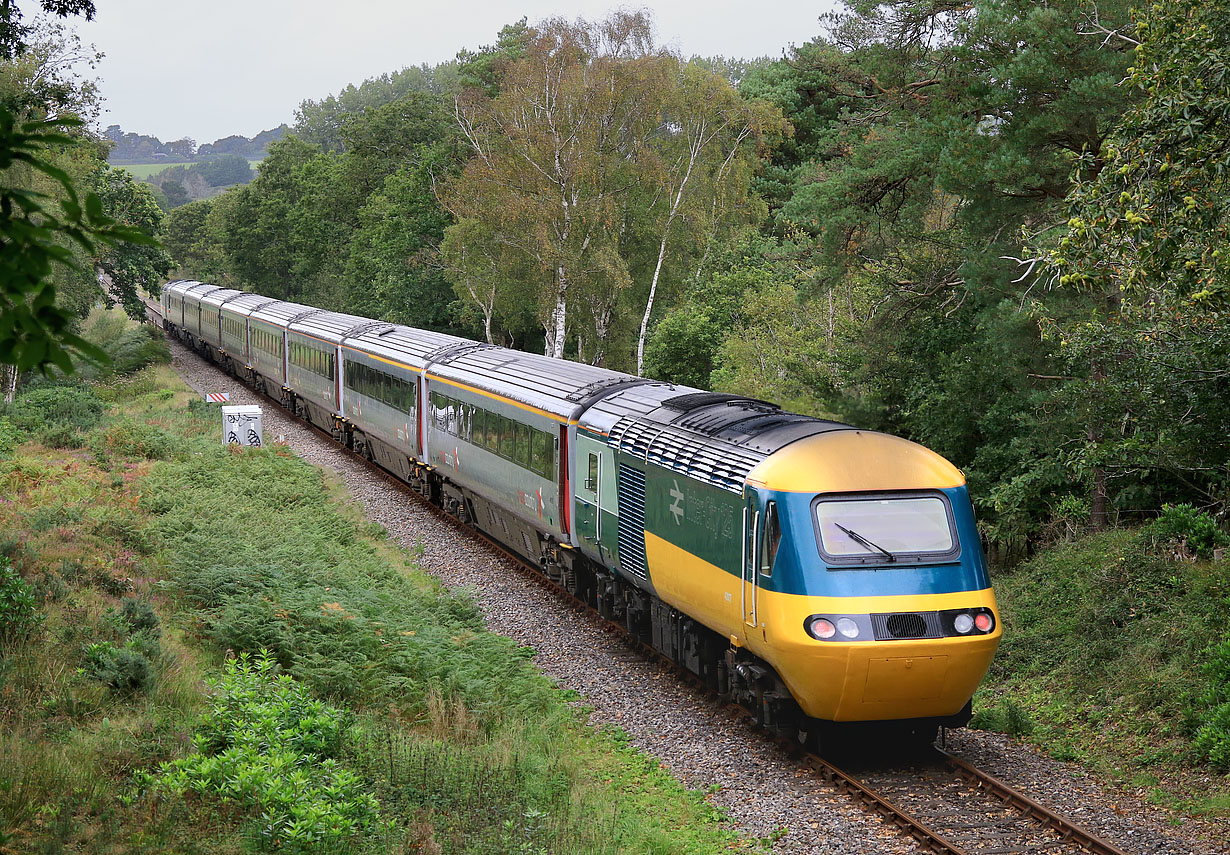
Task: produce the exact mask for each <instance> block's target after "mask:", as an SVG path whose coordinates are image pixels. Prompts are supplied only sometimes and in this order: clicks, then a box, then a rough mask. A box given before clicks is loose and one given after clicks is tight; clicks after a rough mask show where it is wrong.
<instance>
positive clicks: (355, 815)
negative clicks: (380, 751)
mask: <svg viewBox="0 0 1230 855" xmlns="http://www.w3.org/2000/svg"><path fill="white" fill-rule="evenodd" d="M212 688H213V690H214V694H215V699H214V702H213V707H212V709H211V710H210V711H209V712H208V713H207V714H206V715H205V716H204V718H203V719H202V720H201V723H200V726H199V727H198V729H197V732H196V734H195V735H194V736H193V740H192V741H193V745H194V746H195V748H196V751H195V752H193V753H192V754H190V755H189V756H187V757H183V758H181V759H179V760H175V761H173V762H171V763H166V764H163V766H162V767H160V769H159V771H160V773H161V778H160V779H158V780H157V781H156V782H155V788H156V789H159V790H165V791H169V792H172V793H177V794H182V793H185V792H188V791H192V792H194V793H197V794H199V795H212V796H215V797H218V798H221V799H224V800H230V801H237V802H240V803H243V804H247V805H249V806H251V807H252V808H259V809H260V811H261V814H260V823H261V826H262V828H261V840H262V843H263V844H264V847H265V848H267V849H269V850H275V849H276V850H278V851H280V852H287V851H290V852H298V851H308V850H313V851H319V849H320V848H321V847H325V848H335V847H337V846H339V845H340V844H344V843H345V842H346V841H348V840H350V839H351V838H353V837H355V836H356V835H362V834H364V833H366V832H369V831H371V830H373V829H375V827H376V825H377V823H378V821H379V812H378V810H379V805H378V804H377V802H376V798H375V796H373V795H371V794H370V793H368V792H366V791H365V790H364V787H363V782H362V781H361V780H360V779H359V778H358V776H356V775H355V774H354V773H352V772H349V771H347V770H346V769H343V768H342V767H341V766H339V765H338V762H337V760H336V759H334V758H335V757H336V756H337V755H338V753H339V752H340V750H341V747H342V743H343V740H344V737H345V735H346V733H347V731H348V730H349V728H350V726H351V717H350V713H349V712H347V711H345V710H342V709H339V708H337V707H334V706H331V705H329V704H326V703H324V702H323V701H320V700H317V699H315V698H312V697H311V695H310V694H309V693H308V690H307V688H306V687H305V686H304V685H303V684H301V683H297V682H296V681H295V680H293V679H292V678H291V677H290V676H288V675H286V674H278V673H277V663H276V662H275V661H274V659H273V657H272V656H270V655H268V654H267V653H262V654H261V655H260V656H258V657H257V658H255V659H252V658H251V657H249V656H247V655H246V654H244V655H241V656H240V657H238V658H237V659H231V660H229V661H228V662H227V663H226V665H225V669H224V673H223V676H222V678H221V679H220V680H217V681H214V682H213V684H212Z"/></svg>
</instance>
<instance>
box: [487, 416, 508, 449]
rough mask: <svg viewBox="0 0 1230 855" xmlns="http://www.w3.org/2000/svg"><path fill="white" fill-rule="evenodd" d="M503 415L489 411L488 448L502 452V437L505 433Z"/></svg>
mask: <svg viewBox="0 0 1230 855" xmlns="http://www.w3.org/2000/svg"><path fill="white" fill-rule="evenodd" d="M505 421H506V419H505V418H504V417H503V416H500V415H496V414H495V413H487V450H488V451H494V452H495V453H496V454H499V453H500V437H501V436H503V434H504V422H505Z"/></svg>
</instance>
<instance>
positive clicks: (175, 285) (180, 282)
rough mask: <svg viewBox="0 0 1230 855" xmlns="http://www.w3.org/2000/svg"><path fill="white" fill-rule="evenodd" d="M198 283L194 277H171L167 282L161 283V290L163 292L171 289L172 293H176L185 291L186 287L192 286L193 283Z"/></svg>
mask: <svg viewBox="0 0 1230 855" xmlns="http://www.w3.org/2000/svg"><path fill="white" fill-rule="evenodd" d="M200 284H201V283H200V282H198V281H197V280H196V279H173V280H171V281H170V282H168V283H167V284H165V285H163V286H162V290H163V291H164V292H166V291H171V292H173V293H177V294H178V293H180V292H182V291H186V290H187V289H188V288H190V287H192V286H193V285H200Z"/></svg>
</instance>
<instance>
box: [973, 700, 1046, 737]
mask: <svg viewBox="0 0 1230 855" xmlns="http://www.w3.org/2000/svg"><path fill="white" fill-rule="evenodd" d="M969 726H970V727H972V728H973V729H975V730H993V731H995V732H997V733H1006V734H1008V735H1009V736H1024V735H1025V734H1028V733H1031V732H1032V731H1033V729H1034V724H1033V721H1032V720H1031V719H1030V717H1029V712H1028V711H1027V710H1026V709H1025V707H1023V706H1021V705H1020V704H1019V703H1017V702H1016V701H1015V700H1013V699H1012V698H1001V699H1000V701H999V703H997V704H996V705H995V706H993V707H980V708H979V709H978V710H977V711H976V712H975V713H974V717H973V718H972V719H970V723H969Z"/></svg>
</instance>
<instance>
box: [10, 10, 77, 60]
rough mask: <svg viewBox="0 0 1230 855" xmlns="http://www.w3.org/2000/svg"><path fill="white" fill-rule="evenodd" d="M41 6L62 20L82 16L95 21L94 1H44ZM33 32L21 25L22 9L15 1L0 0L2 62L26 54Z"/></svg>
mask: <svg viewBox="0 0 1230 855" xmlns="http://www.w3.org/2000/svg"><path fill="white" fill-rule="evenodd" d="M41 5H42V7H43V11H44V12H48V13H50V14H52V15H58V16H59V17H61V18H67V17H68V16H69V15H82V16H84V17H85V19H86V20H87V21H92V20H94V3H93V2H92V0H42V4H41ZM31 32H33V30H32V28H30V27H27V26H25V25H23V24H22V23H21V9H20V8H18V6H17V3H16V2H15V0H0V60H8V59H13V58H14V57H17V56H20V55H21V54H22V53H24V52H25V49H26V40H27V39H28V38H29V36H30V33H31Z"/></svg>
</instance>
